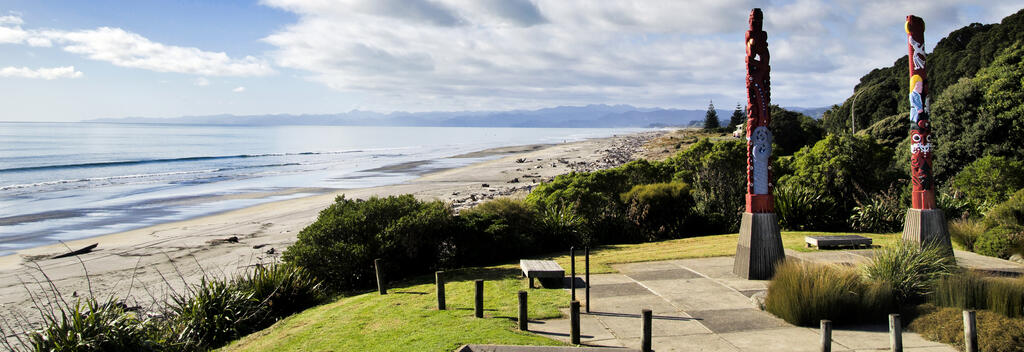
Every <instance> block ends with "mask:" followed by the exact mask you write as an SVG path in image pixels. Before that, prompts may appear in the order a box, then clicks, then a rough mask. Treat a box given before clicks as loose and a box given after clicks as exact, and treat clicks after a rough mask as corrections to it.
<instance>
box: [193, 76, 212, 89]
mask: <svg viewBox="0 0 1024 352" xmlns="http://www.w3.org/2000/svg"><path fill="white" fill-rule="evenodd" d="M195 84H196V85H197V86H200V87H205V86H208V85H210V80H208V79H206V77H199V78H196V80H195Z"/></svg>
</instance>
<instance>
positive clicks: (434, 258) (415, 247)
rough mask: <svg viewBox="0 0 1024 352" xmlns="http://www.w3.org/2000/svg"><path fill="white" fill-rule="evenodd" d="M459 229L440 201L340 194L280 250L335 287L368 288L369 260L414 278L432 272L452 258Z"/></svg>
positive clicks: (288, 259)
mask: <svg viewBox="0 0 1024 352" xmlns="http://www.w3.org/2000/svg"><path fill="white" fill-rule="evenodd" d="M458 230H459V226H458V224H457V223H456V219H455V217H454V215H452V213H451V210H450V209H449V208H448V207H447V206H446V205H445V204H443V203H441V202H421V201H418V200H416V199H415V198H413V196H412V195H402V196H392V197H386V198H378V197H372V198H370V199H367V200H351V199H345V197H344V196H340V197H338V198H337V199H336V200H335V203H334V204H332V205H331V206H330V207H327V208H326V209H324V210H323V211H321V212H320V216H319V217H317V220H316V221H315V222H313V223H312V224H310V225H309V226H307V227H306V228H305V229H303V230H302V231H301V232H299V234H298V241H296V242H295V244H293V245H292V246H291V247H288V249H287V250H285V252H284V260H285V261H286V262H289V263H292V264H296V265H298V266H301V267H303V268H305V269H306V270H309V272H310V273H312V274H313V276H315V277H317V278H319V279H321V280H323V281H324V283H326V284H327V285H328V286H330V287H331V288H334V289H340V290H347V289H358V288H363V287H369V286H370V285H372V283H373V282H374V280H375V278H374V269H373V260H374V259H375V258H382V259H383V262H384V263H385V267H384V270H385V271H386V272H390V273H402V274H403V275H412V274H416V273H424V272H430V271H433V270H435V269H437V268H438V267H440V266H441V265H444V264H447V263H448V262H449V261H450V260H451V259H452V258H451V257H452V256H451V252H452V249H451V248H450V241H449V237H450V236H451V235H452V234H453V233H455V232H456V231H458Z"/></svg>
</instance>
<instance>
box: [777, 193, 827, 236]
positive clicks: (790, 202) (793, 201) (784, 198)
mask: <svg viewBox="0 0 1024 352" xmlns="http://www.w3.org/2000/svg"><path fill="white" fill-rule="evenodd" d="M773 191H774V195H775V197H774V198H775V214H776V215H777V216H778V217H779V226H782V228H784V229H788V230H809V229H811V225H813V224H815V223H816V220H815V219H816V218H818V217H820V216H821V215H822V214H835V213H837V212H840V210H839V209H835V208H836V203H835V202H831V201H823V200H822V197H823V194H824V192H822V190H821V189H820V188H812V187H809V186H805V185H803V184H801V183H796V182H791V183H784V184H780V185H778V186H776V187H775V188H774V189H773Z"/></svg>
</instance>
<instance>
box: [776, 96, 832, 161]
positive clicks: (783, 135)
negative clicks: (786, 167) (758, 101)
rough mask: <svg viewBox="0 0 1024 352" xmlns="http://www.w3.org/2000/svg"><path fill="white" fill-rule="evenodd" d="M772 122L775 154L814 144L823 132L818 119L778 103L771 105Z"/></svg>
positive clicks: (783, 153)
mask: <svg viewBox="0 0 1024 352" xmlns="http://www.w3.org/2000/svg"><path fill="white" fill-rule="evenodd" d="M771 115H772V122H771V126H769V128H771V130H772V131H774V132H775V134H774V135H773V136H772V137H773V138H774V141H773V142H774V144H775V147H776V148H775V150H774V151H773V154H775V155H790V154H793V153H795V152H796V151H797V150H800V148H803V147H804V146H808V145H814V142H817V141H818V140H820V139H821V137H822V136H823V135H824V134H825V130H824V129H823V128H822V127H821V123H820V122H818V120H815V119H813V118H811V117H810V116H807V115H804V114H801V113H799V112H795V111H789V110H786V109H783V108H780V107H779V106H778V105H772V106H771Z"/></svg>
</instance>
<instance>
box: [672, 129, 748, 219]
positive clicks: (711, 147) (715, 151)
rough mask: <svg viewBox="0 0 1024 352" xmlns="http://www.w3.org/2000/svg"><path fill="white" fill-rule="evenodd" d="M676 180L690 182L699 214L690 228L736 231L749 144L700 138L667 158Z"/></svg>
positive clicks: (743, 188)
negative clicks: (685, 148)
mask: <svg viewBox="0 0 1024 352" xmlns="http://www.w3.org/2000/svg"><path fill="white" fill-rule="evenodd" d="M666 163H667V164H668V165H671V166H673V167H674V168H675V170H676V172H675V175H674V176H673V180H676V181H682V182H685V183H688V184H690V186H691V188H692V189H693V198H694V200H695V201H696V212H695V213H696V215H697V217H698V218H699V220H698V221H697V223H696V224H693V226H692V227H689V228H691V229H694V230H697V231H705V232H715V233H723V232H733V231H736V229H738V228H739V220H740V215H739V214H740V213H742V212H743V204H744V198H743V195H744V194H746V187H745V184H746V167H747V146H746V143H745V142H743V141H740V140H727V141H719V142H716V143H711V142H710V141H708V140H706V139H705V140H701V141H700V142H697V143H696V144H694V145H692V146H690V148H689V149H687V150H685V151H683V152H681V153H679V154H676V156H674V157H672V158H670V159H669V160H666Z"/></svg>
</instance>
